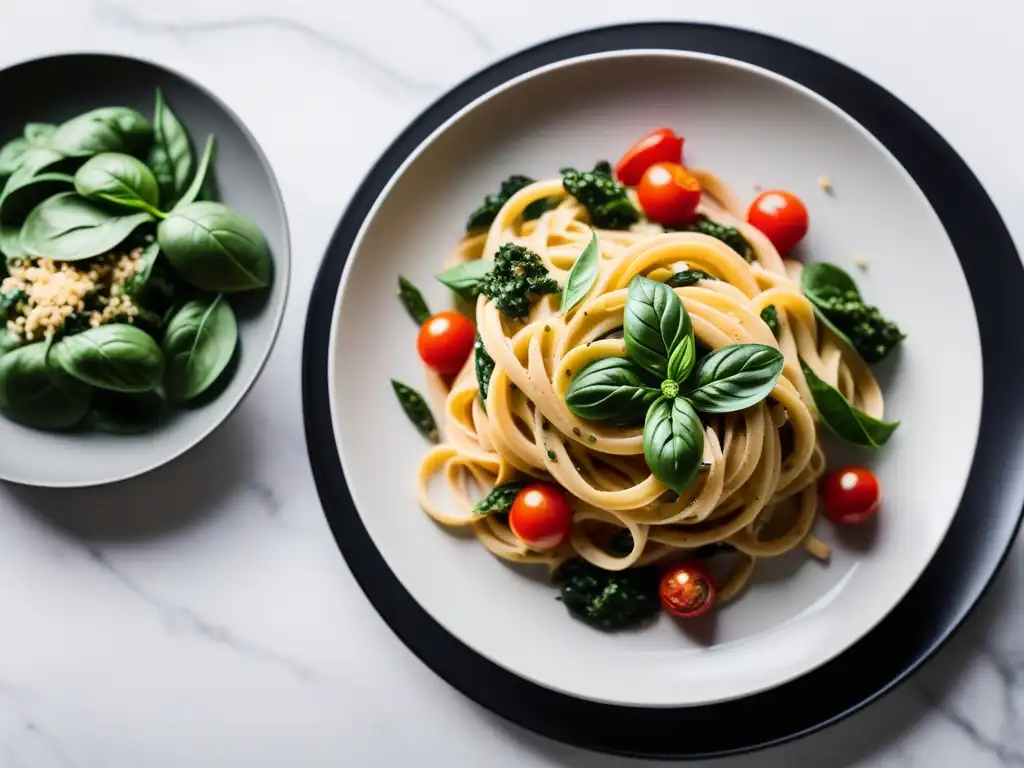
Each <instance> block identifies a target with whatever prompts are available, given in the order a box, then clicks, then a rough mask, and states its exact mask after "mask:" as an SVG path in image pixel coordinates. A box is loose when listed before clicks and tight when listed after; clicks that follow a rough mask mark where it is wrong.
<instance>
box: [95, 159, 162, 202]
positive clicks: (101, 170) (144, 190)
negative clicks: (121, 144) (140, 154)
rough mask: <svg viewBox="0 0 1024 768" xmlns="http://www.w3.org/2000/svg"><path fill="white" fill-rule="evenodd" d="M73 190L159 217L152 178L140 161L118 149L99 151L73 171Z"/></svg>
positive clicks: (154, 179)
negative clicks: (115, 150) (117, 150)
mask: <svg viewBox="0 0 1024 768" xmlns="http://www.w3.org/2000/svg"><path fill="white" fill-rule="evenodd" d="M75 191H76V192H78V194H80V195H81V196H82V197H85V198H91V199H99V200H105V201H107V202H109V203H114V204H115V205H117V206H120V207H122V208H134V209H137V210H142V211H147V212H148V213H152V214H154V215H155V216H158V217H159V216H160V215H161V214H160V211H159V210H157V205H158V204H159V202H160V190H159V189H158V188H157V183H156V177H154V176H153V172H152V171H151V170H149V168H148V167H146V164H145V163H143V162H142V161H141V160H139V159H137V158H134V157H132V156H131V155H125V154H122V153H120V152H101V153H100V154H98V155H94V156H93V157H91V158H89V160H88V161H86V163H85V164H84V165H83V166H82V167H81V168H79V169H78V171H77V172H76V173H75Z"/></svg>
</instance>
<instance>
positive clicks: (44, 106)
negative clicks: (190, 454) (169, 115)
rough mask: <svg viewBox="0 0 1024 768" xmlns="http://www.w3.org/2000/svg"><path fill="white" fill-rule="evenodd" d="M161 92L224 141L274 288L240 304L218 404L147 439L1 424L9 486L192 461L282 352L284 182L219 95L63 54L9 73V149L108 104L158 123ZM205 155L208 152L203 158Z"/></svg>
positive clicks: (116, 63)
mask: <svg viewBox="0 0 1024 768" xmlns="http://www.w3.org/2000/svg"><path fill="white" fill-rule="evenodd" d="M157 87H160V88H162V89H163V91H164V95H165V96H166V98H167V101H168V102H169V103H170V104H171V105H172V107H173V109H174V111H175V112H176V114H177V115H178V117H179V118H180V119H181V121H182V123H184V125H185V126H186V127H187V128H188V130H189V132H190V133H191V134H192V137H193V141H194V142H195V143H199V144H200V145H201V142H202V141H204V140H205V136H206V135H207V134H209V133H213V134H214V135H215V136H216V137H217V154H216V156H215V160H214V168H215V173H216V181H217V187H218V198H219V199H220V200H223V201H224V202H225V203H228V204H229V205H231V206H232V207H234V208H236V209H237V210H238V211H239V212H241V213H242V214H244V215H246V216H248V217H249V218H251V219H252V220H253V221H255V222H257V223H258V224H259V225H260V227H261V228H262V229H263V231H264V233H265V234H266V236H267V240H268V241H269V243H270V247H271V251H272V253H273V256H274V280H273V284H272V286H271V287H270V288H269V289H267V290H265V291H262V292H258V293H253V294H252V295H248V294H246V295H241V296H238V297H237V299H238V300H236V299H235V298H233V299H232V306H233V307H234V308H235V311H236V314H237V316H238V325H239V351H238V353H237V356H236V358H237V359H236V360H235V361H234V362H233V364H232V366H231V369H230V370H229V372H227V373H226V374H225V375H226V376H230V380H229V381H227V382H226V385H224V386H223V387H221V388H220V389H219V391H218V392H217V393H216V396H215V397H211V398H210V399H209V401H208V402H204V403H203V404H202V405H198V406H196V407H194V408H190V409H187V410H179V411H176V412H175V413H174V414H173V415H172V416H171V417H170V419H169V420H167V421H166V422H165V423H164V424H163V425H162V426H161V427H160V428H159V429H157V430H155V431H153V432H149V433H147V434H143V435H109V434H103V433H99V432H92V431H72V432H66V433H54V432H41V431H37V430H33V429H29V428H27V427H22V426H20V425H18V424H15V423H14V422H11V421H9V420H7V419H5V418H3V417H0V446H3V450H2V451H0V479H2V480H6V481H10V482H15V483H22V484H25V485H37V486H49V487H80V486H87V485H99V484H103V483H110V482H114V481H117V480H124V479H126V478H129V477H133V476H135V475H139V474H142V473H144V472H148V471H150V470H152V469H155V468H156V467H159V466H161V465H163V464H165V463H167V462H168V461H171V460H172V459H174V458H176V457H178V456H180V455H181V454H183V453H185V452H186V451H187V450H189V449H190V448H191V447H193V446H194V445H196V444H197V443H199V442H200V441H201V440H202V439H203V438H205V437H206V436H207V435H209V434H210V433H211V432H212V431H213V430H214V429H216V428H217V426H219V425H220V424H221V423H222V422H223V421H224V420H225V419H226V418H227V417H228V416H229V415H230V414H231V412H232V411H233V410H234V409H235V408H236V407H237V406H238V404H239V403H240V402H241V401H242V398H244V397H245V395H246V393H248V391H249V390H250V389H251V388H252V385H253V384H254V383H255V381H256V379H257V378H258V377H259V374H260V371H261V370H262V369H263V365H264V363H265V362H266V360H267V357H268V356H269V355H270V351H271V349H272V348H273V346H274V341H275V339H276V337H277V332H278V329H279V328H280V325H281V319H282V317H283V315H284V308H285V299H286V297H287V294H288V281H289V272H290V260H291V256H290V253H289V244H288V223H287V221H286V217H285V211H284V204H283V202H282V200H281V195H280V192H279V191H278V187H277V181H276V180H275V178H274V174H273V172H272V171H271V169H270V166H269V165H268V163H267V160H266V158H265V157H264V155H263V152H262V151H261V150H260V148H259V145H258V144H257V143H256V140H255V139H254V138H253V137H252V135H251V134H250V133H249V132H248V130H246V128H245V126H244V125H243V124H242V122H241V120H239V119H238V117H237V116H236V115H235V114H234V113H233V112H232V111H231V110H230V109H229V108H228V107H227V106H226V105H225V104H224V103H223V102H221V101H220V100H219V99H218V98H217V97H216V96H214V95H213V94H211V93H210V92H209V91H207V90H206V89H205V88H203V87H202V86H200V85H198V84H197V83H194V82H192V81H191V80H188V79H187V78H184V77H182V76H181V75H178V74H175V73H174V72H171V71H170V70H168V69H165V68H163V67H161V66H157V65H155V64H152V63H149V62H145V61H140V60H138V59H132V58H127V57H123V56H109V55H101V54H74V55H66V56H53V57H47V58H44V59H37V60H33V61H28V62H25V63H22V64H18V65H16V66H13V67H10V68H8V69H5V70H3V71H0V92H2V93H6V94H9V95H11V96H12V98H10V99H8V103H7V104H6V105H5V107H4V109H3V110H2V112H0V142H3V141H6V140H7V139H9V138H14V137H15V136H18V135H20V134H21V130H22V128H23V126H24V124H25V123H26V122H30V121H38V122H51V123H60V122H62V121H64V120H66V119H68V118H69V117H73V116H74V115H76V114H79V113H81V112H85V111H87V110H89V109H92V108H95V107H101V106H128V107H133V108H135V109H138V110H139V111H140V112H142V113H143V114H144V115H152V112H153V98H154V93H155V90H156V88H157ZM199 150H201V146H200V147H199V148H198V150H197V151H199Z"/></svg>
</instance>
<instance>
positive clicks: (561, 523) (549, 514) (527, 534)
mask: <svg viewBox="0 0 1024 768" xmlns="http://www.w3.org/2000/svg"><path fill="white" fill-rule="evenodd" d="M508 525H509V527H510V528H511V529H512V533H514V534H515V535H516V537H517V538H518V539H519V540H520V541H522V542H523V543H524V544H526V546H528V547H530V548H531V549H541V550H543V549H554V548H555V547H557V546H558V545H559V544H561V543H562V542H563V541H565V540H566V539H567V538H569V533H570V531H572V508H571V507H570V506H569V500H568V499H567V498H566V496H565V492H564V491H563V490H562V489H561V488H558V487H557V486H554V485H551V484H550V483H534V484H533V485H528V486H526V487H525V488H523V490H521V491H520V492H519V493H518V494H516V498H515V501H513V502H512V510H511V511H510V512H509V514H508Z"/></svg>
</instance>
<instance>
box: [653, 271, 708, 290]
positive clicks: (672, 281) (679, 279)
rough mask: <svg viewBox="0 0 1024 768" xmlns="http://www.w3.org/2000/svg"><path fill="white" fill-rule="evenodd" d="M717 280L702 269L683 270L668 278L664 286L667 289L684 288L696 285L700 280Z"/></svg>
mask: <svg viewBox="0 0 1024 768" xmlns="http://www.w3.org/2000/svg"><path fill="white" fill-rule="evenodd" d="M717 279H718V278H717V277H715V276H714V275H712V274H709V273H707V272H705V271H704V270H703V269H684V270H683V271H682V272H676V273H675V274H674V275H672V276H671V277H669V279H668V280H666V281H665V285H667V286H668V287H669V288H685V287H686V286H688V285H696V284H697V283H699V282H700V281H701V280H717Z"/></svg>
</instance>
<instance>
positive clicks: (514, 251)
mask: <svg viewBox="0 0 1024 768" xmlns="http://www.w3.org/2000/svg"><path fill="white" fill-rule="evenodd" d="M558 291H559V288H558V283H556V282H555V281H554V280H553V279H552V277H551V276H550V275H549V274H548V271H547V269H546V268H545V266H544V264H543V263H542V262H541V260H540V256H538V255H537V254H536V253H534V252H533V251H531V250H528V249H527V248H524V247H523V246H521V245H514V244H513V243H505V244H504V245H502V246H501V247H500V248H498V252H497V254H495V256H494V268H493V269H492V270H491V271H490V272H488V273H487V276H486V277H485V278H484V279H483V281H482V282H481V284H480V292H481V293H482V294H483V295H484V296H486V297H487V298H489V299H491V300H492V301H493V302H494V303H495V306H497V308H498V310H499V311H500V312H501V313H502V314H503V315H505V316H506V317H511V318H522V317H526V316H527V315H528V314H529V313H530V297H531V296H541V295H543V294H548V293H558Z"/></svg>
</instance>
